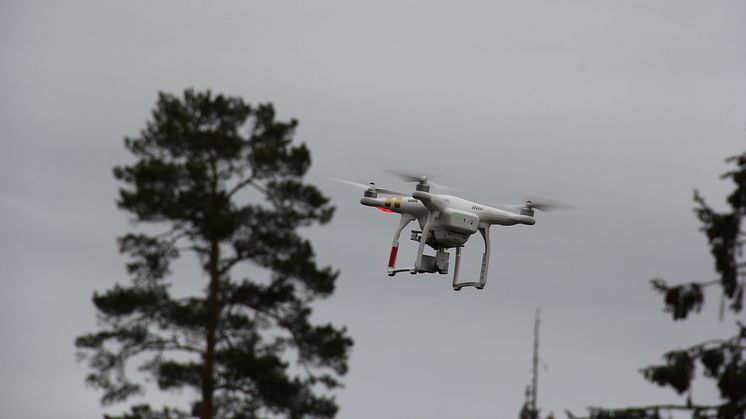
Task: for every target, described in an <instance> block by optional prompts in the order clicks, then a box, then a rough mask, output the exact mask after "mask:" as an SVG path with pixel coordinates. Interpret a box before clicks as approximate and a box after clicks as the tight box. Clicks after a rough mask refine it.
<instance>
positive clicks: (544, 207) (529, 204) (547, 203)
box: [493, 195, 575, 213]
mask: <svg viewBox="0 0 746 419" xmlns="http://www.w3.org/2000/svg"><path fill="white" fill-rule="evenodd" d="M521 198H523V201H524V203H523V204H519V205H505V204H497V205H493V206H494V207H495V208H499V209H502V210H505V211H510V212H515V213H520V212H521V209H523V208H531V209H537V210H539V211H543V212H549V211H555V210H560V209H574V208H575V207H573V206H572V205H567V204H563V203H561V202H558V201H553V200H551V199H547V198H539V197H537V196H535V195H521Z"/></svg>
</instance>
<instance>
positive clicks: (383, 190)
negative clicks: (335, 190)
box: [327, 177, 409, 196]
mask: <svg viewBox="0 0 746 419" xmlns="http://www.w3.org/2000/svg"><path fill="white" fill-rule="evenodd" d="M327 179H329V180H333V181H335V182H339V183H344V184H347V185H350V186H355V187H357V188H359V189H363V190H370V189H372V190H374V191H375V192H377V193H382V194H387V195H401V196H409V194H408V193H404V192H399V191H395V190H393V189H389V188H382V187H380V186H376V185H375V184H374V183H373V182H371V183H369V184H367V185H366V184H364V183H359V182H353V181H351V180H345V179H337V178H333V177H329V178H327Z"/></svg>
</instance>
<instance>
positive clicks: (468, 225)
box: [438, 208, 479, 234]
mask: <svg viewBox="0 0 746 419" xmlns="http://www.w3.org/2000/svg"><path fill="white" fill-rule="evenodd" d="M439 218H440V219H439V220H438V221H439V224H441V225H442V226H443V227H445V228H446V229H448V230H451V231H454V232H457V233H465V234H472V233H474V232H476V231H477V229H478V228H479V217H477V216H476V215H475V214H472V213H470V212H466V211H459V210H456V209H452V208H446V209H445V210H444V211H443V213H442V214H441V216H440V217H439Z"/></svg>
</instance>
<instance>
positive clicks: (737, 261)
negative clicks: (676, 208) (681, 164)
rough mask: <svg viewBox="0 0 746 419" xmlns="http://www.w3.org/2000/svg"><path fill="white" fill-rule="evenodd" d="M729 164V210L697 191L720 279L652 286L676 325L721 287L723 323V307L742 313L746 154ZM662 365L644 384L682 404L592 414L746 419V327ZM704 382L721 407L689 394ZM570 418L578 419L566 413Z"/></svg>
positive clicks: (608, 418)
mask: <svg viewBox="0 0 746 419" xmlns="http://www.w3.org/2000/svg"><path fill="white" fill-rule="evenodd" d="M726 162H728V163H732V164H734V165H735V168H733V169H732V170H730V171H728V172H727V173H725V174H723V175H722V178H724V179H730V180H732V181H733V182H734V183H735V189H734V191H733V192H732V193H731V194H730V195H729V196H728V198H727V202H728V205H729V207H730V208H729V210H728V211H725V212H717V211H715V210H714V209H712V207H710V206H709V205H708V204H707V203H706V202H705V200H704V198H703V197H702V195H701V194H700V193H699V192H698V191H696V190H695V192H694V201H695V202H696V204H697V206H696V207H695V209H694V212H695V213H696V215H697V217H698V218H699V221H700V222H701V224H702V227H701V231H702V232H704V233H705V235H706V236H707V240H708V242H709V246H710V252H711V253H712V256H713V258H714V259H715V270H716V271H717V272H718V274H719V276H720V277H719V278H718V279H716V280H713V281H701V282H689V283H683V284H679V285H673V286H671V285H668V283H667V282H666V281H664V280H663V279H653V280H651V284H652V287H653V289H654V290H655V291H657V292H659V293H661V294H662V295H663V300H664V307H665V308H664V310H665V311H666V312H668V313H670V314H671V316H672V318H673V320H674V321H679V320H685V319H686V318H687V317H688V316H689V315H690V314H691V313H692V312H695V311H696V312H699V311H700V309H701V307H702V305H703V304H704V292H703V289H704V288H706V287H719V288H720V289H721V291H722V298H723V300H722V302H721V304H723V305H722V306H721V318H722V313H723V309H724V307H725V306H724V304H726V303H727V304H728V309H729V310H730V311H732V312H733V313H734V314H738V313H740V312H741V310H742V309H743V293H744V286H745V285H746V260H744V257H743V245H744V243H746V232H745V231H744V225H743V223H742V221H743V219H744V217H745V216H746V153H743V154H741V155H737V156H733V157H729V158H728V159H726ZM663 361H664V362H663V363H662V364H658V365H651V366H648V367H645V368H642V369H641V372H642V374H643V376H644V377H645V379H647V380H648V381H651V382H653V383H655V384H657V385H659V386H663V387H670V388H672V389H673V390H675V391H676V392H677V393H678V394H680V395H682V396H683V395H685V394H686V400H685V401H684V402H682V403H681V404H661V405H652V406H641V407H625V408H620V409H604V408H591V409H590V418H592V419H658V418H661V417H663V416H662V415H663V414H670V413H671V412H673V411H684V412H689V413H691V417H692V418H693V419H705V418H717V419H744V418H745V417H746V325H745V324H743V323H741V322H740V321H737V322H736V332H735V334H734V335H733V336H731V337H727V338H716V339H711V340H708V341H705V342H701V343H699V344H697V345H693V346H690V347H688V348H685V349H677V350H673V351H670V352H667V353H666V354H664V355H663ZM698 367H699V368H702V373H703V375H704V377H706V378H708V379H711V380H714V381H715V383H716V385H717V388H718V391H719V394H720V401H719V402H718V403H714V404H700V403H697V402H696V399H695V397H694V396H695V395H693V394H692V393H691V385H692V381H693V380H694V379H695V373H696V370H697V368H698ZM568 416H569V417H570V418H574V417H575V416H573V415H572V414H571V413H570V412H568Z"/></svg>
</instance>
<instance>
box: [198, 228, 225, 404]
mask: <svg viewBox="0 0 746 419" xmlns="http://www.w3.org/2000/svg"><path fill="white" fill-rule="evenodd" d="M218 246H219V245H218V241H217V240H212V241H211V242H210V260H209V262H208V263H209V271H210V286H209V290H208V295H207V316H208V319H207V330H206V340H207V348H206V350H205V355H204V370H203V374H202V415H201V417H202V419H212V412H213V408H212V394H213V391H214V389H215V383H214V379H213V377H214V374H213V370H214V365H215V335H216V333H217V327H218V317H219V312H220V307H219V304H218V292H219V291H220V278H219V273H218V260H219V257H220V254H219V248H218Z"/></svg>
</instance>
